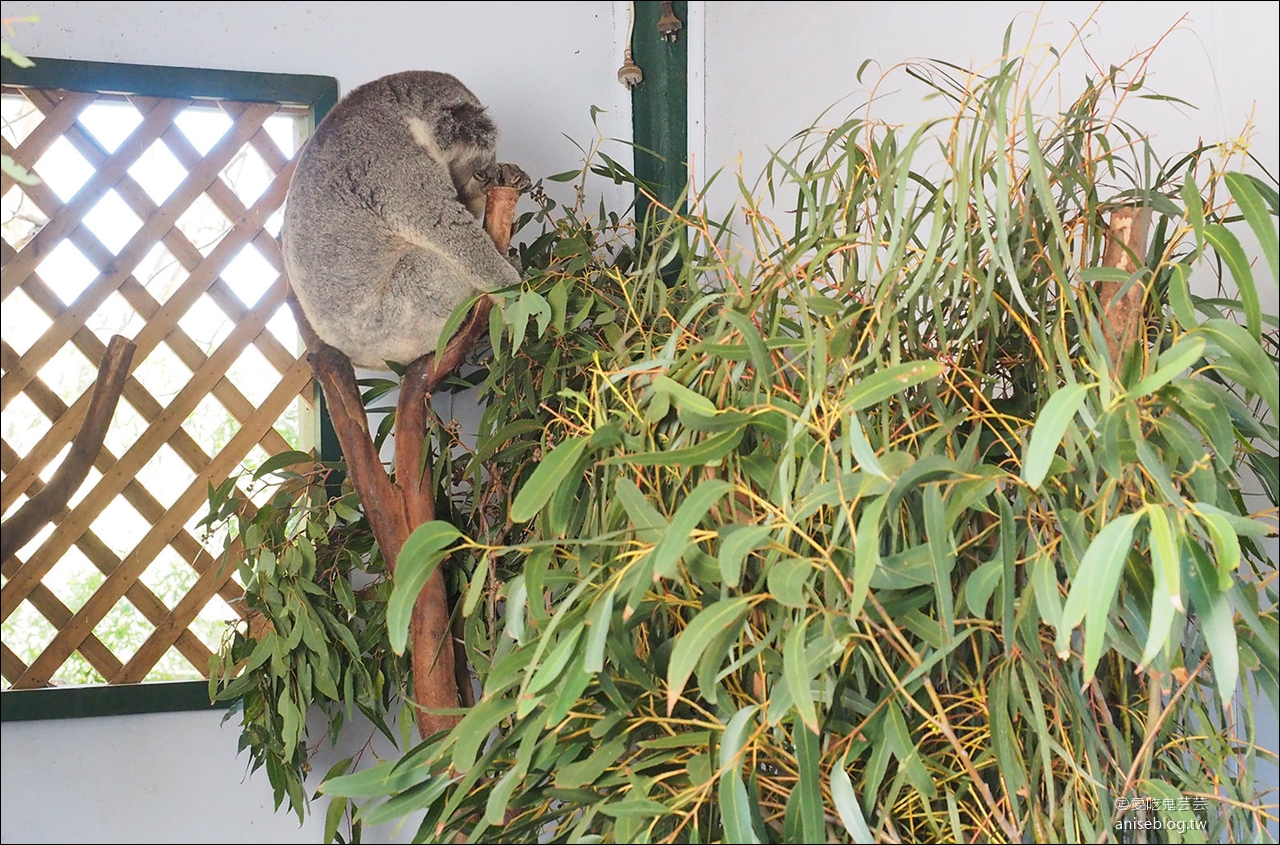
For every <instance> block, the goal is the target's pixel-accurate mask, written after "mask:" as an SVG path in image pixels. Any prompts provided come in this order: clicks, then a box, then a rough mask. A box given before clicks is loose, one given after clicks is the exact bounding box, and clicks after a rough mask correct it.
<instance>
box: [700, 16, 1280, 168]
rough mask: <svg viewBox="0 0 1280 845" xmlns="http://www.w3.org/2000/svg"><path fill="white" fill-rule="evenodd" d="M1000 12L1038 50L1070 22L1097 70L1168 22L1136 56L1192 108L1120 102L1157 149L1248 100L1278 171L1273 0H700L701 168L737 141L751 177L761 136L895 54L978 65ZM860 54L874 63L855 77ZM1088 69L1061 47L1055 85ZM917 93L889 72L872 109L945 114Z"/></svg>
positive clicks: (809, 115) (761, 158)
mask: <svg viewBox="0 0 1280 845" xmlns="http://www.w3.org/2000/svg"><path fill="white" fill-rule="evenodd" d="M1037 12H1039V21H1038V25H1037V22H1036V14H1037ZM1184 16H1185V17H1184ZM1011 22H1012V23H1014V38H1013V39H1012V46H1013V47H1014V48H1015V49H1018V48H1024V47H1030V48H1031V49H1032V52H1034V53H1036V54H1040V53H1041V51H1040V49H1039V48H1042V47H1043V46H1046V45H1054V46H1057V47H1059V48H1062V47H1065V46H1066V44H1067V42H1068V40H1069V38H1070V37H1071V34H1072V32H1073V29H1074V28H1077V27H1078V28H1079V30H1080V34H1081V36H1082V37H1083V41H1084V45H1085V47H1086V48H1087V49H1088V52H1089V54H1091V55H1092V57H1093V59H1094V60H1095V61H1096V63H1097V64H1098V65H1099V66H1100V67H1102V68H1103V69H1105V68H1106V67H1108V66H1109V65H1111V64H1121V63H1122V62H1123V61H1124V60H1125V59H1127V58H1128V57H1129V56H1131V55H1132V54H1133V53H1135V52H1136V51H1138V50H1140V49H1145V48H1147V47H1150V46H1152V45H1154V44H1156V43H1157V42H1158V41H1159V40H1160V39H1161V37H1162V36H1164V35H1165V33H1166V32H1168V34H1167V37H1166V38H1165V40H1164V42H1163V44H1162V45H1161V47H1160V48H1159V49H1158V50H1157V51H1156V53H1155V56H1154V58H1153V59H1152V61H1151V63H1150V65H1149V66H1148V80H1149V82H1148V85H1147V89H1148V90H1149V91H1156V92H1159V93H1163V94H1170V95H1174V96H1177V97H1179V98H1181V99H1183V100H1186V101H1188V102H1189V103H1191V104H1193V105H1194V106H1196V107H1197V108H1196V109H1186V108H1183V109H1179V108H1175V107H1173V106H1170V105H1168V104H1164V103H1153V102H1140V101H1137V100H1131V101H1130V102H1129V103H1127V104H1126V106H1125V111H1124V112H1123V113H1122V114H1123V115H1127V116H1128V117H1129V119H1130V120H1132V121H1134V122H1137V123H1139V124H1140V125H1142V126H1144V127H1154V128H1155V131H1154V141H1155V143H1156V145H1157V147H1158V149H1163V150H1165V151H1166V155H1167V154H1170V153H1172V152H1174V151H1177V150H1182V149H1188V148H1190V147H1192V146H1194V144H1195V142H1196V140H1197V139H1198V138H1204V139H1205V140H1206V141H1209V142H1213V141H1222V140H1227V139H1230V138H1235V137H1237V136H1238V135H1239V134H1240V133H1241V131H1242V130H1243V128H1244V126H1245V124H1246V121H1247V119H1248V118H1249V115H1250V112H1251V110H1253V109H1255V108H1256V115H1255V120H1254V126H1255V130H1256V134H1255V137H1254V147H1253V151H1254V153H1255V154H1256V155H1257V156H1258V157H1259V158H1260V159H1261V160H1262V161H1263V162H1264V163H1267V165H1268V167H1270V169H1271V171H1272V172H1273V173H1274V172H1276V170H1277V161H1278V159H1280V146H1278V139H1280V131H1278V130H1280V123H1278V121H1277V113H1278V112H1280V106H1278V105H1277V102H1278V101H1280V34H1278V33H1280V4H1277V3H1272V2H1266V3H1222V2H1165V3H1125V2H1113V3H1103V4H1098V3H1094V2H1046V3H1043V4H1040V3H1035V2H987V3H941V2H920V3H913V4H903V3H866V2H845V3H818V2H795V3H771V2H735V3H707V4H706V22H705V37H706V48H705V55H706V59H705V61H706V66H705V69H704V71H705V73H704V80H705V83H704V84H705V90H704V92H702V94H703V98H704V100H705V103H706V113H707V120H706V127H707V132H706V139H705V147H706V153H705V156H706V160H705V161H704V162H701V163H700V166H699V170H700V171H701V172H709V171H710V170H714V169H715V168H718V167H725V166H730V167H736V162H737V158H738V155H739V153H740V152H741V154H742V161H743V169H744V172H745V174H746V175H747V176H748V177H750V178H752V179H754V177H755V176H756V175H758V173H759V171H760V168H761V167H762V166H763V164H764V163H765V161H766V160H767V152H766V148H767V147H771V148H773V149H777V148H778V147H779V146H780V145H781V144H783V143H784V142H785V141H786V140H787V139H788V138H789V137H790V135H791V134H792V133H794V132H796V131H798V130H800V129H803V128H804V127H806V126H808V125H810V124H811V123H812V122H814V121H815V120H816V119H817V118H818V117H819V115H820V114H821V113H822V112H823V111H824V110H825V109H827V108H828V107H832V111H831V114H830V116H829V117H827V118H826V119H824V120H823V121H822V122H823V124H825V125H829V126H834V125H837V124H838V123H839V122H840V120H841V119H842V118H844V117H845V116H846V115H848V114H849V113H850V112H851V111H854V110H855V109H860V108H861V107H863V106H864V105H865V103H866V93H867V91H868V90H869V86H870V85H871V84H872V83H874V82H875V81H876V80H877V79H878V77H879V76H880V74H881V73H882V72H886V71H890V70H891V69H892V68H894V66H896V65H899V64H900V63H902V62H907V61H912V60H920V59H927V58H937V59H944V60H947V61H950V62H952V63H954V64H957V65H960V66H961V67H966V68H968V67H972V68H973V69H975V70H984V69H985V70H990V69H991V68H992V63H993V62H995V61H996V60H997V59H999V57H1000V55H1001V52H1002V50H1001V43H1002V40H1003V38H1004V33H1005V28H1006V27H1007V26H1008V25H1009V24H1010V23H1011ZM1033 25H1034V37H1030V36H1031V33H1032V32H1033ZM1171 29H1172V31H1171V32H1170V31H1169V30H1171ZM868 59H870V60H872V61H873V63H874V64H873V65H872V66H871V67H869V68H868V69H867V70H866V71H865V72H864V74H863V81H862V82H861V83H859V82H858V80H857V73H858V69H859V67H860V66H861V65H862V63H863V62H864V61H866V60H868ZM1089 70H1090V67H1089V63H1088V60H1087V59H1086V57H1085V54H1084V53H1083V52H1082V51H1081V50H1080V49H1079V48H1076V49H1074V50H1072V51H1071V53H1070V54H1068V55H1067V58H1066V60H1065V61H1064V63H1063V75H1062V88H1063V89H1064V93H1066V94H1069V95H1074V94H1077V93H1079V86H1080V84H1081V81H1082V79H1083V75H1084V73H1085V72H1086V71H1089ZM690 75H691V76H692V75H693V72H692V71H691V74H690ZM926 93H927V91H926V89H925V87H924V85H923V84H922V83H919V82H916V81H914V80H912V79H910V78H908V77H907V76H906V75H905V74H904V73H903V72H902V71H901V70H898V71H895V72H894V73H892V74H891V75H890V77H889V80H888V82H887V84H885V85H884V86H883V87H881V88H880V89H879V90H878V91H877V97H878V98H879V102H878V103H877V104H876V108H875V113H876V114H877V115H878V116H880V117H882V118H884V119H886V120H889V121H892V122H903V123H912V122H915V123H918V122H920V121H921V120H923V119H925V118H926V117H929V116H934V117H936V116H939V115H941V116H946V108H947V107H946V106H945V105H942V104H936V103H935V104H933V105H927V104H924V103H922V102H921V98H922V97H923V95H924V94H926Z"/></svg>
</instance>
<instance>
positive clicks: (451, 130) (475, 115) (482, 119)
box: [441, 103, 498, 150]
mask: <svg viewBox="0 0 1280 845" xmlns="http://www.w3.org/2000/svg"><path fill="white" fill-rule="evenodd" d="M444 111H445V115H446V117H445V118H444V120H442V121H441V124H447V127H446V126H442V127H441V128H442V129H445V132H444V134H447V135H449V136H450V138H449V139H448V140H447V141H446V143H450V142H453V143H456V142H457V141H463V140H465V141H468V142H470V143H472V144H474V145H476V146H477V147H480V148H481V149H486V150H488V149H492V148H493V145H494V142H495V141H496V140H497V135H498V127H497V126H495V125H494V123H493V120H492V119H491V118H490V117H489V116H488V115H487V114H485V108H484V106H482V105H480V104H478V103H460V104H459V105H456V106H449V107H448V108H446V109H445V110H444ZM441 140H442V141H445V139H441Z"/></svg>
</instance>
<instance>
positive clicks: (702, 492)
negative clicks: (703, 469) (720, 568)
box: [650, 478, 731, 581]
mask: <svg viewBox="0 0 1280 845" xmlns="http://www.w3.org/2000/svg"><path fill="white" fill-rule="evenodd" d="M730 487H731V485H730V484H729V482H727V481H724V480H722V479H719V478H708V479H706V480H705V481H703V482H702V483H701V484H699V485H698V486H697V487H696V488H694V490H693V492H692V493H690V494H689V495H688V496H687V497H686V498H685V500H684V501H683V502H681V503H680V507H679V508H677V509H676V513H675V516H673V517H672V518H671V527H670V528H669V529H668V530H667V532H666V533H665V534H664V535H663V536H662V539H661V540H659V541H658V544H657V545H656V546H654V547H653V551H652V552H650V555H651V558H652V565H653V578H654V580H655V581H656V580H658V579H659V578H672V577H674V576H675V574H676V564H677V563H678V562H679V560H680V558H681V556H682V555H683V554H684V551H685V549H687V548H688V547H689V546H690V542H689V536H690V535H691V534H692V533H693V532H694V530H696V529H697V527H698V523H700V522H702V518H703V517H705V516H706V515H707V511H709V510H711V506H712V505H714V504H715V503H716V502H718V501H719V500H720V497H722V496H723V495H724V494H725V493H727V492H728V491H729V489H730Z"/></svg>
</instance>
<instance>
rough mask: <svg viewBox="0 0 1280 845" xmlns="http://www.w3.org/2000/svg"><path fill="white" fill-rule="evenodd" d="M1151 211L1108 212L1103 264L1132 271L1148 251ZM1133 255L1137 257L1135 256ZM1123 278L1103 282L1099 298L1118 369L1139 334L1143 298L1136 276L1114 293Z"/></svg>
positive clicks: (1106, 333) (1108, 338)
mask: <svg viewBox="0 0 1280 845" xmlns="http://www.w3.org/2000/svg"><path fill="white" fill-rule="evenodd" d="M1149 220H1150V214H1148V213H1147V210H1146V209H1141V208H1118V209H1116V210H1115V211H1113V212H1112V213H1111V223H1110V224H1109V225H1108V226H1107V244H1106V247H1105V248H1104V249H1103V252H1102V264H1103V266H1105V267H1115V268H1116V269H1118V270H1121V271H1122V272H1125V273H1128V274H1130V275H1133V274H1134V273H1135V272H1137V269H1138V266H1139V265H1140V264H1141V262H1142V260H1143V257H1144V256H1145V255H1146V252H1147V222H1148V221H1149ZM1135 258H1136V260H1135ZM1124 284H1125V283H1124V282H1102V283H1100V284H1099V286H1098V299H1099V301H1100V302H1101V303H1102V330H1103V332H1104V334H1105V335H1106V338H1107V351H1108V352H1110V353H1111V365H1112V366H1113V367H1115V368H1116V370H1117V371H1118V370H1119V369H1120V367H1121V365H1122V364H1123V362H1124V354H1125V353H1126V352H1128V351H1129V350H1130V349H1132V348H1133V345H1134V344H1135V343H1137V341H1138V338H1139V337H1140V336H1141V335H1142V300H1143V296H1144V294H1145V293H1146V288H1145V287H1144V286H1143V284H1142V280H1141V279H1138V280H1136V281H1134V283H1133V284H1131V285H1129V289H1128V290H1126V291H1125V292H1124V293H1123V294H1121V295H1120V296H1119V297H1117V294H1119V293H1120V290H1121V289H1122V288H1123V287H1124Z"/></svg>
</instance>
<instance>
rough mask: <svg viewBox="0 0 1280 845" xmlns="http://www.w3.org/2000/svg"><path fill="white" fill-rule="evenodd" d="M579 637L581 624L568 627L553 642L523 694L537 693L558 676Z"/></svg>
mask: <svg viewBox="0 0 1280 845" xmlns="http://www.w3.org/2000/svg"><path fill="white" fill-rule="evenodd" d="M581 637H582V625H579V626H578V627H576V628H572V629H570V630H569V631H567V632H566V633H564V634H563V635H562V636H561V638H560V641H559V642H558V643H556V644H555V646H554V647H553V648H552V649H551V651H550V653H548V654H547V657H546V659H545V660H543V661H542V663H541V664H539V665H538V667H537V669H536V670H535V671H534V673H533V677H532V678H530V679H529V686H528V688H527V689H525V690H524V694H525V695H537V694H538V693H539V692H541V691H542V690H544V689H546V688H547V687H548V686H550V684H551V682H552V681H554V680H555V679H556V678H558V677H560V673H561V672H563V671H564V667H566V666H568V665H569V660H570V659H571V658H572V657H573V655H574V650H575V649H576V648H577V647H578V640H579V639H580V638H581ZM531 668H532V667H531Z"/></svg>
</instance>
